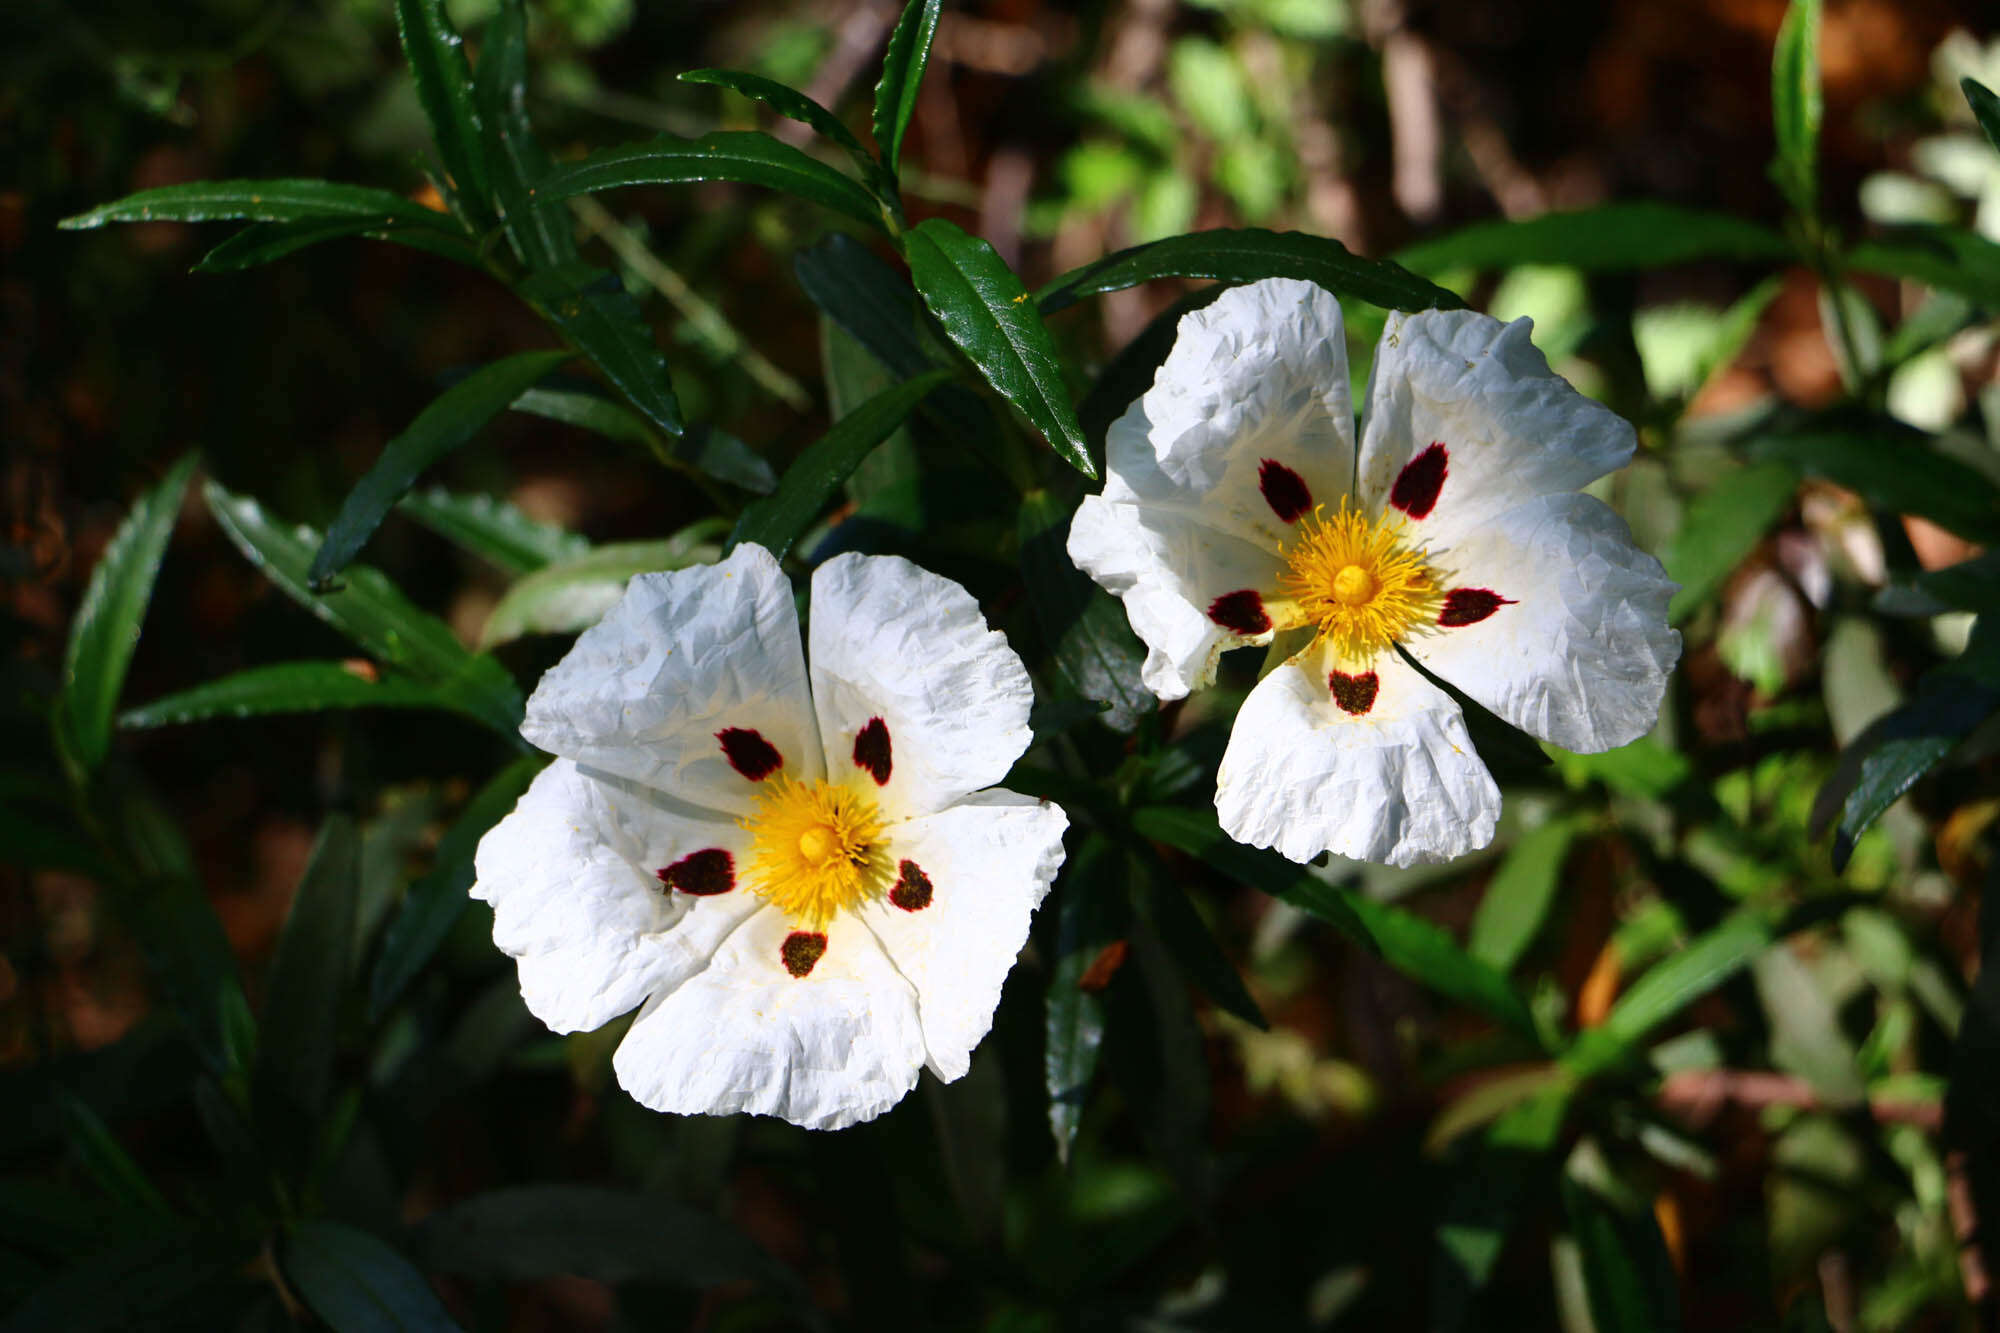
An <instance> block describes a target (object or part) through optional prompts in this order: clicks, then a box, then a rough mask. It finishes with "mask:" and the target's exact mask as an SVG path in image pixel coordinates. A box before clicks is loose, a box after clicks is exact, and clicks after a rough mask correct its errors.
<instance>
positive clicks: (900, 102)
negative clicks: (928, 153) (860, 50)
mask: <svg viewBox="0 0 2000 1333" xmlns="http://www.w3.org/2000/svg"><path fill="white" fill-rule="evenodd" d="M942 8H943V6H942V4H941V3H940V0H910V2H909V3H908V4H907V5H905V6H904V7H903V13H902V17H900V18H899V19H897V20H896V26H895V29H894V30H893V31H891V32H890V34H889V49H888V51H887V52H885V53H884V54H883V56H882V77H881V78H880V79H879V80H877V81H876V84H875V116H874V129H875V148H876V151H877V152H879V153H881V155H882V165H883V166H885V167H887V168H888V169H889V172H890V174H891V175H894V174H895V172H896V171H897V169H898V167H899V166H900V164H901V161H902V156H903V132H904V131H905V130H906V129H908V128H909V124H910V117H911V116H912V115H913V114H915V112H916V109H917V93H918V92H919V91H920V89H921V88H922V86H923V82H924V68H925V66H926V65H928V64H929V63H930V58H931V39H932V38H934V37H936V36H937V25H938V13H939V11H940V10H941V9H942Z"/></svg>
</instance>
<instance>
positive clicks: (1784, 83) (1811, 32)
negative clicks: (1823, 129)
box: [1771, 0, 1824, 217]
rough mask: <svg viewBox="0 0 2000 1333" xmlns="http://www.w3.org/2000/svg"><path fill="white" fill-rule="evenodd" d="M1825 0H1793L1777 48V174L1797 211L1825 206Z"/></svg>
mask: <svg viewBox="0 0 2000 1333" xmlns="http://www.w3.org/2000/svg"><path fill="white" fill-rule="evenodd" d="M1819 29H1820V0H1791V5H1790V7H1789V8H1788V9H1787V10H1786V11H1785V20H1784V22H1783V23H1782V24H1781V25H1780V26H1779V28H1778V41H1777V45H1776V46H1775V47H1774V48H1773V49H1772V52H1771V122H1772V129H1773V131H1774V132H1775V134H1776V137H1777V141H1778V155H1777V157H1776V159H1775V160H1773V161H1772V163H1771V178H1772V179H1773V180H1775V181H1776V182H1777V183H1778V188H1779V190H1781V191H1782V192H1783V193H1784V195H1785V198H1786V200H1787V201H1788V202H1789V203H1790V204H1791V206H1792V210H1793V211H1794V212H1796V213H1799V214H1802V215H1805V216H1808V217H1810V216H1812V215H1813V214H1814V213H1815V212H1816V211H1817V210H1818V206H1819V126H1820V119H1821V117H1822V115H1823V114H1824V103H1823V98H1822V95H1821V92H1820V78H1819Z"/></svg>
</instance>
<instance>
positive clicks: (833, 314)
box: [792, 232, 936, 379]
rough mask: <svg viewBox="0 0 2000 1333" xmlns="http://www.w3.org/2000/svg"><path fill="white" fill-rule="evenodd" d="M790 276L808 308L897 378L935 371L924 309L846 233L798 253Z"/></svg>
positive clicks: (885, 267) (903, 283) (898, 278)
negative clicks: (809, 303) (924, 330)
mask: <svg viewBox="0 0 2000 1333" xmlns="http://www.w3.org/2000/svg"><path fill="white" fill-rule="evenodd" d="M792 271H793V272H794V273H795V274H796V275H797V276H798V280H799V286H800V288H801V289H803V290H804V292H805V294H806V296H807V297H808V298H809V299H810V300H811V301H812V303H813V304H814V305H816V306H818V307H819V308H820V309H821V310H823V311H825V312H826V314H827V316H828V317H829V318H830V319H832V320H833V322H834V323H836V324H838V325H839V326H840V327H841V329H842V330H843V331H844V332H845V333H846V334H847V335H848V336H849V337H850V338H852V339H854V341H856V342H858V343H860V344H861V345H862V346H863V347H865V348H867V349H868V351H869V352H870V354H872V355H873V356H874V357H875V359H876V360H877V361H880V362H881V363H882V364H883V365H884V366H885V367H887V368H888V369H889V371H890V372H891V373H893V374H895V375H896V376H898V377H899V378H902V379H910V378H913V377H915V376H917V375H921V374H923V373H924V372H925V371H926V370H930V369H933V368H934V367H935V365H936V361H935V360H934V359H933V357H932V355H931V353H930V351H928V350H927V349H926V347H925V345H924V339H923V336H922V334H921V333H920V332H919V330H920V329H922V327H923V324H924V311H923V304H922V302H921V301H920V300H919V299H918V297H917V293H916V290H915V289H914V288H913V287H911V286H910V284H909V282H908V281H906V280H905V279H904V278H903V276H902V275H901V274H900V273H898V272H897V271H896V270H895V269H893V268H891V267H890V266H889V265H888V264H886V263H884V262H883V261H882V260H880V259H878V258H877V257H876V256H875V253H874V252H873V251H872V250H870V249H869V248H868V247H867V246H865V245H863V244H862V243H861V242H859V241H857V240H855V239H854V238H853V237H852V236H849V235H848V234H847V233H845V232H832V233H829V234H828V235H827V236H825V237H822V238H821V239H820V240H819V241H818V242H816V243H815V244H813V245H810V246H807V247H806V248H804V249H802V250H800V251H799V252H798V254H797V255H796V256H794V257H793V259H792Z"/></svg>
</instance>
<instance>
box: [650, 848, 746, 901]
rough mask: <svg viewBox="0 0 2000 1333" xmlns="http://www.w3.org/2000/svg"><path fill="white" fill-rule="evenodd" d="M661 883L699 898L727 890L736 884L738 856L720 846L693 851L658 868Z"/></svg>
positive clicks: (726, 891)
mask: <svg viewBox="0 0 2000 1333" xmlns="http://www.w3.org/2000/svg"><path fill="white" fill-rule="evenodd" d="M658 873H659V876H660V883H662V884H664V885H666V886H667V887H668V888H670V889H675V890H678V891H679V892H681V893H686V894H691V895H693V896H694V897H697V898H709V897H713V896H714V895H716V894H718V893H728V892H729V891H730V890H731V889H734V888H735V887H736V858H735V857H733V856H731V855H730V854H729V853H728V852H727V851H725V850H723V849H722V848H720V847H707V848H704V849H702V850H701V851H698V852H690V853H688V854H687V855H686V856H683V857H682V858H681V859H680V860H678V861H676V862H674V863H673V864H672V865H670V866H662V867H661V868H660V870H659V872H658Z"/></svg>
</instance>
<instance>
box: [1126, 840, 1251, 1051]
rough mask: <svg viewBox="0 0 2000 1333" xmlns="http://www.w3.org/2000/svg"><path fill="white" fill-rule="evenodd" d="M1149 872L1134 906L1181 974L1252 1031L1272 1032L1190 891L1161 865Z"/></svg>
mask: <svg viewBox="0 0 2000 1333" xmlns="http://www.w3.org/2000/svg"><path fill="white" fill-rule="evenodd" d="M1147 870H1148V871H1150V873H1148V874H1146V875H1145V876H1144V880H1143V882H1142V883H1141V884H1140V885H1139V886H1138V887H1137V889H1136V890H1135V891H1134V892H1133V894H1132V902H1133V906H1135V907H1136V908H1137V909H1138V912H1139V915H1140V917H1141V918H1143V919H1144V921H1145V922H1146V924H1147V925H1148V926H1150V927H1152V929H1153V933H1154V934H1155V935H1157V936H1159V938H1160V943H1162V944H1164V945H1166V946H1167V952H1168V953H1170V954H1172V955H1173V958H1174V964H1175V966H1177V967H1179V968H1180V970H1181V973H1182V975H1184V976H1186V977H1187V978H1188V979H1189V980H1190V981H1192V982H1194V983H1195V984H1196V985H1197V986H1200V987H1201V988H1202V990H1203V991H1204V992H1206V993H1207V995H1208V998H1209V999H1211V1000H1213V1001H1215V1002H1216V1004H1218V1005H1220V1006H1221V1007H1222V1008H1224V1009H1227V1010H1228V1011H1229V1012H1230V1013H1232V1014H1234V1015H1236V1016H1237V1017H1238V1018H1240V1019H1242V1020H1243V1021H1244V1022H1246V1023H1248V1024H1250V1025H1251V1026H1252V1027H1255V1028H1260V1029H1263V1030H1265V1031H1269V1030H1270V1026H1271V1024H1270V1022H1269V1021H1268V1020H1267V1019H1265V1017H1264V1011H1263V1010H1262V1009H1259V1008H1258V1007H1257V1001H1256V1000H1254V999H1252V998H1251V996H1250V991H1249V989H1248V988H1247V987H1245V986H1244V984H1243V977H1242V975H1241V974H1240V973H1238V972H1237V970H1236V965H1235V964H1234V963H1232V962H1230V961H1229V955H1227V954H1225V953H1224V952H1223V951H1222V945H1221V944H1220V943H1218V942H1217V941H1216V938H1215V935H1214V933H1213V932H1211V931H1210V930H1209V928H1208V923H1207V922H1206V921H1204V920H1202V917H1201V913H1200V912H1198V911H1196V910H1195V906H1194V904H1193V903H1192V902H1191V901H1189V899H1188V895H1187V892H1186V891H1185V890H1184V889H1182V887H1181V886H1180V885H1179V884H1178V883H1176V882H1175V881H1174V880H1173V878H1172V877H1171V876H1169V875H1168V874H1167V873H1166V868H1165V867H1164V866H1162V865H1159V864H1154V865H1152V866H1149V867H1147Z"/></svg>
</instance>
